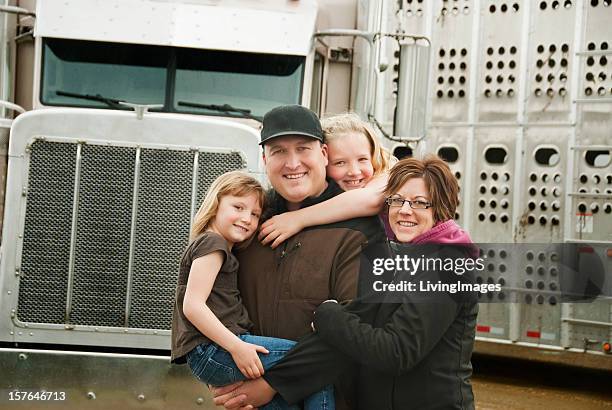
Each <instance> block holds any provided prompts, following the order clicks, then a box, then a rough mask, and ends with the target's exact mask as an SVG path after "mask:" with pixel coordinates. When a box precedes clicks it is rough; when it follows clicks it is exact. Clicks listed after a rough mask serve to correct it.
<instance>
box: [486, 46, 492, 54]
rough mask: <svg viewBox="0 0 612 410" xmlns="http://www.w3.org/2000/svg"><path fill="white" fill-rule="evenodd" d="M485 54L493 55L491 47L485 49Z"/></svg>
mask: <svg viewBox="0 0 612 410" xmlns="http://www.w3.org/2000/svg"><path fill="white" fill-rule="evenodd" d="M487 54H488V55H491V54H493V47H489V48H487Z"/></svg>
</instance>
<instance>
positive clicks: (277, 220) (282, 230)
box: [258, 212, 304, 249]
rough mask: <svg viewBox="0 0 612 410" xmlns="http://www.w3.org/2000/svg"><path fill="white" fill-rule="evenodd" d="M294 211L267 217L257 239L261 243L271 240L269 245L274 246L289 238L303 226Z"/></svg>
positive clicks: (265, 243) (264, 243)
mask: <svg viewBox="0 0 612 410" xmlns="http://www.w3.org/2000/svg"><path fill="white" fill-rule="evenodd" d="M294 214H295V213H294V212H285V213H284V214H280V215H276V216H274V217H272V218H270V219H268V220H267V221H266V222H265V223H264V224H263V225H261V229H260V230H259V237H258V238H259V240H260V241H261V243H262V244H263V245H267V244H268V243H270V242H272V241H274V242H272V245H270V247H271V248H272V249H274V248H276V247H277V246H278V245H280V244H281V243H283V242H284V241H286V240H287V239H289V238H291V237H292V236H293V235H295V234H296V233H298V232H299V231H301V230H302V229H303V228H304V226H303V224H302V222H301V221H300V218H298V217H297V216H296V215H294Z"/></svg>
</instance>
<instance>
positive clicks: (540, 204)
mask: <svg viewBox="0 0 612 410" xmlns="http://www.w3.org/2000/svg"><path fill="white" fill-rule="evenodd" d="M570 132H571V130H570V129H569V128H565V127H555V128H540V127H532V128H529V129H528V130H527V131H526V133H525V141H524V145H523V147H524V152H525V155H524V157H523V166H522V170H523V176H522V178H523V180H522V184H521V186H522V187H523V190H522V192H521V193H519V195H520V198H519V210H518V215H519V220H518V221H517V222H518V224H517V225H516V227H515V232H514V240H515V241H516V242H534V243H538V242H541V243H549V242H562V241H563V206H564V203H563V198H564V193H565V189H564V187H565V180H566V178H567V177H568V174H567V170H566V163H567V146H568V139H569V134H570ZM548 154H550V156H548ZM538 160H540V161H543V160H547V161H548V165H547V164H541V163H538Z"/></svg>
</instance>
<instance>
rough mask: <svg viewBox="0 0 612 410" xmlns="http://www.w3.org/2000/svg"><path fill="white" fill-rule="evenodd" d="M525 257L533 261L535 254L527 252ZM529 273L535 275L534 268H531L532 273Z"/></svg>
mask: <svg viewBox="0 0 612 410" xmlns="http://www.w3.org/2000/svg"><path fill="white" fill-rule="evenodd" d="M525 256H526V257H527V260H528V261H532V260H533V252H531V251H529V252H527V254H526V255H525ZM527 273H533V268H531V272H527Z"/></svg>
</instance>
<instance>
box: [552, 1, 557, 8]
mask: <svg viewBox="0 0 612 410" xmlns="http://www.w3.org/2000/svg"><path fill="white" fill-rule="evenodd" d="M552 8H553V10H557V9H558V8H559V2H558V1H553V2H552Z"/></svg>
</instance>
